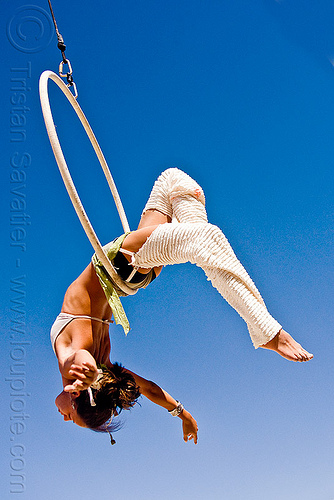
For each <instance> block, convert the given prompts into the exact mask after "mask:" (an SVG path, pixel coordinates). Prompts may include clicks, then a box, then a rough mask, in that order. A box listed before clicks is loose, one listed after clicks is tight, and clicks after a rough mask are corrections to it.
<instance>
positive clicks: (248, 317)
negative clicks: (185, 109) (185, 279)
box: [128, 169, 312, 361]
mask: <svg viewBox="0 0 334 500" xmlns="http://www.w3.org/2000/svg"><path fill="white" fill-rule="evenodd" d="M204 205H205V198H204V193H203V191H202V189H201V187H200V186H199V185H198V184H197V183H196V182H195V181H194V180H193V179H191V177H189V176H188V175H187V174H185V173H184V172H182V171H180V170H178V169H168V170H166V171H165V172H163V173H162V174H161V175H160V177H159V178H158V180H157V181H156V182H155V184H154V187H153V189H152V192H151V195H150V198H149V200H148V202H147V204H146V206H145V209H144V212H143V216H142V220H141V226H140V230H139V231H136V232H135V233H132V234H133V237H134V241H136V242H137V248H140V249H139V250H138V252H137V253H136V255H135V256H134V259H133V260H134V263H135V265H139V266H140V267H141V266H143V267H147V268H151V267H156V266H163V265H166V264H177V263H183V262H188V261H190V262H192V263H194V264H197V265H198V266H200V267H201V268H202V269H203V270H204V272H205V273H206V275H207V277H208V279H209V280H210V281H211V282H212V284H213V286H215V287H216V288H217V290H218V291H219V293H220V294H221V295H222V296H223V297H224V298H225V299H226V300H227V301H228V302H229V303H230V304H231V305H232V307H233V308H234V309H235V310H236V311H237V312H238V313H239V314H240V316H241V317H242V318H243V319H244V320H245V321H246V323H247V326H248V329H249V333H250V336H251V338H252V341H253V344H254V346H255V347H259V346H261V347H266V348H268V349H273V350H276V351H277V352H279V354H281V355H282V356H284V357H286V358H288V359H292V360H300V361H302V360H307V359H310V358H311V357H312V355H310V354H309V353H307V352H306V351H304V349H303V348H302V347H301V346H300V345H299V344H297V343H296V342H295V341H294V340H293V339H292V337H291V336H290V335H288V334H287V333H286V332H284V330H282V329H281V325H280V324H279V323H277V321H276V320H275V319H274V318H273V317H272V316H271V315H270V314H269V313H268V311H267V309H266V306H265V304H264V301H263V299H262V297H261V295H260V293H259V291H258V290H257V288H256V286H255V285H254V283H253V281H252V280H251V278H250V277H249V275H248V274H247V272H246V270H245V269H244V268H243V266H242V265H241V263H240V262H239V260H238V259H237V257H236V256H235V254H234V252H233V250H232V248H231V246H230V245H229V243H228V241H227V239H226V237H225V236H224V234H223V233H222V231H221V230H220V229H219V228H218V227H216V226H213V225H212V224H209V223H207V216H206V211H205V206H204ZM152 210H153V212H152V213H151V211H152ZM172 217H174V218H176V219H177V221H178V222H179V224H164V222H166V219H167V220H168V221H169V220H170V219H171V218H172ZM152 221H161V223H160V225H159V226H158V227H154V226H150V227H147V226H146V227H145V224H146V223H148V222H152ZM158 223H159V222H158ZM136 233H137V234H136ZM130 236H131V235H130ZM130 236H129V237H128V238H130ZM146 238H148V239H147V240H146ZM133 251H136V250H133ZM280 339H281V341H280Z"/></svg>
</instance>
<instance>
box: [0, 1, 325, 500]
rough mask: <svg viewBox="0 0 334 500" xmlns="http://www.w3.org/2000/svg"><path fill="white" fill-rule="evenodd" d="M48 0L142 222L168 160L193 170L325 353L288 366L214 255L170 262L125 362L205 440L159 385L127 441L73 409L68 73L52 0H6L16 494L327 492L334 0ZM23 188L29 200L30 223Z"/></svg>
mask: <svg viewBox="0 0 334 500" xmlns="http://www.w3.org/2000/svg"><path fill="white" fill-rule="evenodd" d="M53 7H54V11H55V15H56V19H57V22H58V27H59V30H60V32H61V33H62V35H63V36H64V39H65V43H66V44H67V51H66V54H67V56H68V58H69V59H70V60H71V63H72V67H73V72H74V79H75V81H76V83H77V87H78V91H79V98H78V100H79V103H80V105H81V106H82V108H83V109H84V111H85V113H86V115H87V117H88V119H89V120H90V122H91V125H92V127H93V129H94V131H95V133H96V136H97V137H98V140H99V142H100V144H101V146H102V149H103V151H104V154H105V156H106V158H107V161H108V163H109V166H110V168H111V171H112V173H113V176H114V179H115V181H116V184H117V187H118V189H119V192H120V194H121V197H122V200H123V203H124V206H125V210H126V213H127V215H128V219H129V222H130V226H131V228H135V227H136V224H137V223H138V219H139V215H140V211H141V209H142V207H143V205H144V203H145V200H146V197H147V195H148V193H149V190H150V188H151V185H152V183H153V181H154V179H155V178H156V176H157V175H158V174H159V173H160V172H161V171H162V170H163V169H165V168H167V167H170V166H178V167H179V168H182V169H184V170H186V171H187V172H188V173H189V174H190V175H192V176H193V177H194V178H196V179H197V180H198V182H199V183H200V184H201V185H202V186H203V188H204V190H205V193H206V197H207V210H208V214H209V219H210V221H211V222H212V223H214V224H217V225H219V226H220V227H221V228H222V230H223V231H224V233H225V234H226V236H227V237H228V239H229V241H230V242H231V244H232V246H233V248H234V249H235V251H236V254H237V256H238V257H239V258H240V260H241V261H242V262H243V264H244V265H245V267H246V269H247V270H248V271H249V273H250V274H251V276H252V278H253V279H254V281H255V283H256V284H257V286H258V288H259V289H260V291H261V293H262V295H263V296H264V298H265V301H266V303H267V306H268V309H269V310H270V312H271V313H272V314H273V316H275V317H276V318H277V320H278V321H280V322H281V323H282V324H283V325H284V327H285V328H286V329H287V330H288V331H289V332H291V333H292V335H293V336H294V337H295V338H296V339H297V340H299V341H300V342H301V343H302V344H303V345H304V346H305V347H306V348H307V349H308V350H310V351H311V352H313V353H314V355H315V357H314V359H313V360H312V361H311V362H310V363H305V364H294V363H289V362H287V361H285V360H283V359H282V358H280V357H279V356H277V355H275V354H274V353H271V352H267V351H264V350H261V349H259V350H257V351H255V350H254V349H253V348H252V345H251V341H250V339H249V336H248V333H247V329H246V325H245V324H244V323H243V321H242V320H241V319H240V318H239V316H238V315H237V314H236V313H235V312H234V311H233V310H232V309H231V308H230V307H229V306H228V305H227V304H226V303H225V302H224V301H223V300H222V298H221V297H220V296H219V295H218V293H217V292H216V290H214V289H213V288H212V287H211V286H210V284H209V283H208V282H207V281H206V279H205V276H204V274H203V272H202V271H201V270H200V269H198V268H196V267H194V266H191V265H190V264H189V265H183V266H175V267H170V268H166V269H165V270H164V272H163V274H162V275H161V278H159V279H158V280H156V281H155V282H154V283H153V284H152V285H151V286H150V287H149V288H148V289H147V290H145V291H142V292H139V293H138V294H137V295H136V296H134V297H130V298H128V299H125V300H124V301H123V304H124V307H125V309H126V312H127V314H128V317H129V319H130V323H131V326H132V330H131V332H130V334H129V335H128V337H125V336H124V334H123V333H122V329H121V328H120V327H115V326H112V327H111V329H110V335H111V339H112V344H113V352H112V359H113V360H118V361H120V362H122V363H123V364H124V365H125V366H127V367H129V368H130V369H132V370H134V371H136V372H137V373H139V374H140V375H142V376H144V377H146V378H149V379H152V380H154V381H155V382H157V383H158V384H160V385H161V386H162V387H164V388H165V389H166V390H167V391H169V392H170V393H171V394H172V395H173V396H174V397H176V398H177V399H180V400H181V401H182V402H183V403H184V405H185V406H186V408H187V409H189V411H191V413H192V414H193V415H194V417H195V418H196V419H197V421H198V424H199V443H198V445H197V446H194V445H193V444H192V443H189V444H185V443H184V442H183V441H182V433H181V425H180V422H179V420H177V419H172V418H171V417H170V416H169V415H168V414H167V412H166V411H165V410H163V409H161V408H158V407H156V406H154V405H153V404H152V403H150V402H148V401H146V400H144V399H143V400H142V401H141V406H137V407H136V408H134V409H133V410H132V411H131V412H128V413H127V414H126V415H124V426H123V428H122V430H121V431H119V432H118V433H116V434H115V438H116V441H117V444H116V446H114V447H111V446H110V444H109V440H108V438H107V437H106V436H104V435H101V436H100V435H96V434H94V433H91V432H89V431H85V430H83V429H80V428H76V426H74V425H73V424H71V423H64V422H63V421H62V419H61V417H60V415H59V414H58V412H57V411H56V409H55V406H54V398H55V396H56V395H57V394H58V392H59V391H60V389H61V380H60V376H59V374H58V370H57V363H56V359H55V357H54V354H53V351H52V349H51V346H50V343H49V329H50V326H51V324H52V322H53V320H54V318H55V316H56V315H57V314H58V312H59V310H60V308H61V303H62V298H63V294H64V292H65V290H66V287H67V286H68V285H69V284H70V283H71V281H72V280H73V279H75V278H76V277H77V276H78V274H79V273H80V272H81V271H82V269H83V268H84V267H85V266H86V264H87V263H88V261H89V259H90V257H91V254H92V249H91V247H90V244H89V242H88V240H87V238H86V236H85V235H84V233H83V230H82V228H81V226H80V224H79V222H78V220H77V217H76V215H75V213H74V211H73V209H72V206H71V203H70V201H69V199H68V196H67V194H66V191H65V189H64V186H63V184H62V181H61V178H60V175H59V173H58V169H57V166H56V163H55V160H54V157H53V154H52V151H51V148H50V145H49V142H48V138H47V135H46V131H45V127H44V123H43V118H42V114H41V110H40V104H39V96H38V79H39V75H40V74H41V73H42V71H44V70H46V69H50V70H53V71H55V72H57V71H58V64H59V62H60V60H61V56H60V52H59V50H58V49H57V47H56V37H55V35H54V34H53V35H52V33H53V31H52V29H51V25H50V24H49V18H48V14H46V13H47V12H48V4H47V1H39V0H37V1H36V2H34V3H33V4H29V5H27V4H25V2H23V1H18V0H15V1H9V0H3V1H2V2H1V7H0V13H1V15H0V19H1V21H0V22H1V44H2V47H3V50H2V78H1V99H2V106H1V109H2V116H3V120H2V122H1V124H0V130H1V137H2V139H3V141H2V148H1V158H2V165H3V168H2V183H1V187H2V196H1V201H0V205H1V214H2V217H1V224H2V225H1V227H2V231H1V235H0V237H1V249H2V255H3V262H4V266H3V286H2V287H1V292H0V294H1V305H2V307H1V311H2V315H3V320H2V322H1V340H0V342H1V343H0V347H1V351H0V352H1V366H2V373H3V376H2V378H1V391H2V395H3V396H2V397H3V401H2V404H1V417H2V418H1V421H2V432H1V449H2V450H3V452H2V454H1V459H0V466H1V470H2V471H4V473H3V474H2V477H1V491H2V492H3V493H2V494H1V498H4V499H6V500H7V499H12V498H18V497H19V498H22V499H26V500H44V499H45V498H48V499H50V500H53V499H59V498H63V499H65V500H67V499H70V498H73V497H75V498H80V499H82V500H88V499H91V498H95V497H104V498H110V497H112V496H114V495H120V496H123V495H124V496H125V495H126V497H127V498H128V499H129V500H143V499H152V500H153V499H154V500H155V499H159V500H167V499H169V498H171V497H173V498H175V499H176V500H178V499H181V498H182V499H186V500H188V499H191V500H202V499H203V498H209V499H210V500H211V499H212V500H244V499H245V498H247V500H262V499H263V500H299V499H301V498H302V499H303V500H332V499H333V498H334V481H333V471H334V452H333V450H334V437H333V424H332V423H333V417H334V405H333V397H332V396H333V388H332V386H333V384H332V378H333V365H332V358H333V347H334V345H333V343H334V341H333V335H332V330H333V312H332V311H333V307H332V301H333V300H332V297H333V263H332V262H333V261H332V257H333V243H332V242H333V195H332V192H333V147H332V138H333V135H334V69H333V65H332V61H333V60H334V59H333V58H334V34H333V23H334V7H333V4H332V2H329V1H324V0H317V1H315V0H314V1H313V0H307V2H305V1H304V2H302V1H301V0H298V1H292V0H281V1H274V0H267V1H266V2H264V1H261V0H253V1H252V2H250V1H246V0H234V1H233V2H223V1H218V0H211V1H210V2H203V1H200V0H193V1H192V2H189V1H185V0H179V1H174V0H171V1H169V2H162V1H161V0H155V1H152V0H151V1H148V0H141V1H140V2H138V1H133V0H128V1H127V2H116V1H113V2H95V3H94V5H92V4H90V5H83V4H82V2H79V1H78V0H73V1H72V2H66V3H65V2H62V1H60V0H53ZM15 79H16V80H15ZM15 86H21V90H20V93H21V94H23V95H24V96H25V97H24V98H23V97H22V100H25V103H24V105H25V106H26V108H25V109H24V110H23V109H18V108H19V107H20V106H22V105H23V104H22V103H17V102H16V99H17V94H15V93H16V92H18V91H17V90H15ZM13 89H14V90H13ZM15 96H16V97H15ZM50 99H51V103H52V109H53V113H54V118H55V123H56V125H57V131H58V133H59V136H60V138H61V142H62V146H63V148H64V152H65V155H66V158H67V160H68V164H69V166H70V169H71V172H72V174H73V178H74V180H75V183H76V185H77V187H78V189H79V192H80V195H81V196H82V199H83V202H84V205H85V207H86V209H87V212H88V214H89V216H90V218H91V220H92V222H93V225H94V227H95V229H96V231H97V233H98V235H99V237H100V239H101V241H102V242H103V243H105V242H107V241H109V240H110V239H112V238H114V237H115V236H116V235H118V234H120V233H121V232H122V228H121V224H120V222H119V218H118V216H117V212H116V210H115V207H114V204H113V201H112V198H111V196H110V193H109V192H108V188H107V186H106V182H105V181H104V178H103V175H102V174H101V173H100V170H99V165H98V163H97V161H96V160H95V158H94V154H93V153H92V151H91V148H90V145H89V143H88V141H87V139H86V137H85V134H84V132H83V131H82V130H81V128H80V125H79V123H78V121H77V119H76V117H75V116H74V113H73V112H72V110H71V109H70V106H69V105H68V104H67V102H66V101H65V98H64V97H63V96H62V95H61V93H60V91H59V90H58V89H57V88H56V86H55V85H53V84H52V83H50ZM27 108H28V109H27ZM18 130H20V131H21V132H18ZM17 138H21V139H22V141H19V142H16V139H17ZM18 171H19V172H20V173H15V172H18ZM15 176H16V177H15ZM18 192H19V193H20V194H18ZM18 197H19V198H20V200H21V208H22V210H21V212H20V213H21V214H22V213H24V214H26V215H25V217H23V218H22V219H21V220H19V221H17V219H15V218H13V205H12V203H13V199H14V198H15V199H17V198H18ZM23 207H24V208H23ZM11 209H12V211H11ZM23 210H24V212H23ZM16 222H20V224H15V223H16ZM18 227H19V228H20V230H17V228H18ZM15 300H16V301H17V302H14V301H15ZM18 320H22V323H17V322H15V321H18ZM13 342H18V344H13ZM24 342H25V343H24ZM19 363H20V367H19V368H20V370H21V371H20V370H19V368H18V366H19V365H18V364H19ZM13 370H19V373H20V374H17V373H16V374H14V375H13V373H11V372H13ZM18 391H21V392H19V394H22V395H21V396H18ZM13 395H14V396H13ZM20 405H21V406H20ZM23 414H24V415H25V417H24V416H22V415H23ZM20 475H24V478H23V479H22V478H20V477H19V476H20ZM11 482H12V483H13V484H11ZM14 483H16V484H14ZM21 484H23V486H22V487H21V486H20V485H21ZM20 488H22V492H21V493H20V494H17V493H14V492H13V491H14V490H15V489H16V490H19V489H20Z"/></svg>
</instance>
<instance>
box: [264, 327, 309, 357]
mask: <svg viewBox="0 0 334 500" xmlns="http://www.w3.org/2000/svg"><path fill="white" fill-rule="evenodd" d="M261 347H263V349H270V350H272V351H276V352H277V353H278V354H280V356H283V358H286V359H289V360H290V361H309V360H310V359H312V358H313V354H311V353H309V352H307V351H305V349H304V348H303V347H302V346H301V345H300V344H298V342H296V341H295V340H294V339H293V338H292V337H291V335H289V333H287V332H286V331H284V330H283V329H282V330H280V331H279V332H278V334H277V335H276V336H275V337H274V338H273V339H271V340H270V341H269V342H268V343H267V344H264V345H261Z"/></svg>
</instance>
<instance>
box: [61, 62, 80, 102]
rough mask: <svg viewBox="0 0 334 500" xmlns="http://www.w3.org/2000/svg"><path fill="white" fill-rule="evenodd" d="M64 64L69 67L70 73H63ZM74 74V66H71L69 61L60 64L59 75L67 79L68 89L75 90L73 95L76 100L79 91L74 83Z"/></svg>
mask: <svg viewBox="0 0 334 500" xmlns="http://www.w3.org/2000/svg"><path fill="white" fill-rule="evenodd" d="M64 64H67V66H68V72H67V73H63V68H64ZM72 73H73V71H72V66H71V63H70V60H69V59H66V62H65V61H61V62H60V63H59V75H60V76H61V77H62V78H66V80H67V87H68V88H69V89H70V87H72V88H73V91H72V94H73V95H74V98H75V99H76V98H77V97H78V90H77V86H76V84H75V83H74V81H73V76H72Z"/></svg>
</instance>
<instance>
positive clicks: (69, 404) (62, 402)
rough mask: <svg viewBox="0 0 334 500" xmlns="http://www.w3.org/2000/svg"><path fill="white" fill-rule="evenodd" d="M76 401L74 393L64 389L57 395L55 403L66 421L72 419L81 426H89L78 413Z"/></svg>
mask: <svg viewBox="0 0 334 500" xmlns="http://www.w3.org/2000/svg"><path fill="white" fill-rule="evenodd" d="M74 401H75V396H74V395H73V394H70V393H69V392H65V391H63V392H61V393H60V394H59V395H58V396H57V397H56V400H55V404H56V406H57V408H58V411H59V413H61V414H62V415H63V417H64V420H65V421H68V420H71V421H72V422H73V423H75V424H77V425H79V426H80V427H87V425H86V424H85V422H84V421H83V420H82V418H81V417H80V416H79V415H78V413H77V410H76V408H75V404H74Z"/></svg>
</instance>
